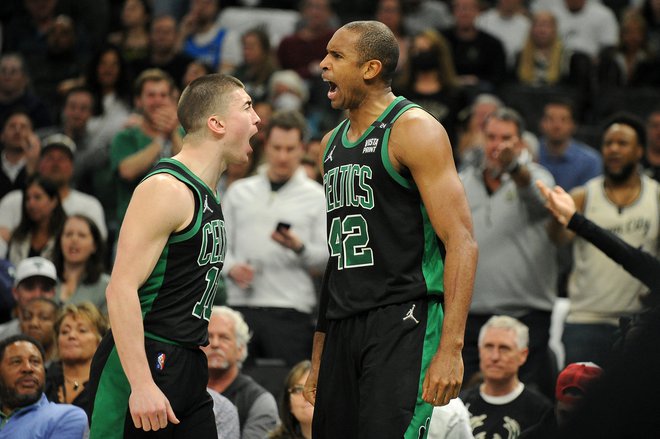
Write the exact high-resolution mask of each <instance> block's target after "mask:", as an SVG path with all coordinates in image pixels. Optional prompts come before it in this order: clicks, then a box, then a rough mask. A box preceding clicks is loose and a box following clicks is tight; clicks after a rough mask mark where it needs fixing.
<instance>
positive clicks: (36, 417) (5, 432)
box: [0, 335, 88, 439]
mask: <svg viewBox="0 0 660 439" xmlns="http://www.w3.org/2000/svg"><path fill="white" fill-rule="evenodd" d="M45 382H46V373H45V368H44V350H43V348H42V347H41V345H39V342H38V341H36V340H35V339H33V338H32V337H29V336H27V335H16V336H13V337H10V338H8V339H6V340H4V341H2V342H0V389H2V408H1V411H2V417H3V418H4V419H3V420H4V422H3V423H2V427H0V435H1V436H3V437H7V438H10V437H11V438H19V437H44V438H58V439H81V438H83V437H84V435H85V434H86V432H87V430H88V427H87V416H86V415H85V412H84V410H82V409H81V408H79V407H74V406H72V405H68V404H66V405H62V404H55V403H53V402H48V399H47V398H46V395H45V394H44V386H45Z"/></svg>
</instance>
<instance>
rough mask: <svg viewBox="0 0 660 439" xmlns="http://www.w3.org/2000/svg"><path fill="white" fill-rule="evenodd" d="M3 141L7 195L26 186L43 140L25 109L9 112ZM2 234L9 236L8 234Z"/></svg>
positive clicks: (0, 177) (0, 193)
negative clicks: (36, 132)
mask: <svg viewBox="0 0 660 439" xmlns="http://www.w3.org/2000/svg"><path fill="white" fill-rule="evenodd" d="M0 68H1V67H0ZM0 142H2V148H1V149H0V160H1V163H2V167H0V197H4V196H5V194H7V193H8V192H10V191H12V190H23V189H25V182H26V181H27V178H28V176H30V175H32V174H34V172H35V170H36V167H37V161H38V160H39V153H40V152H41V142H40V141H39V138H38V137H37V135H36V134H35V133H34V131H32V120H31V119H30V116H29V115H28V114H27V113H25V112H24V111H22V110H17V111H15V112H13V113H11V114H10V115H9V117H8V118H7V120H6V121H5V123H4V124H3V126H2V134H0ZM2 238H4V239H5V240H7V239H8V236H6V235H2Z"/></svg>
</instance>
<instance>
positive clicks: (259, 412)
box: [202, 306, 279, 439]
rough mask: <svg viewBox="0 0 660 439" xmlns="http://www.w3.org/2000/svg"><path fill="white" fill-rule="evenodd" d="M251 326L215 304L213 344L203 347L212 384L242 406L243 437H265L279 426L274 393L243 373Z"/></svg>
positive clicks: (259, 438)
mask: <svg viewBox="0 0 660 439" xmlns="http://www.w3.org/2000/svg"><path fill="white" fill-rule="evenodd" d="M249 339H250V329H249V328H248V326H247V324H246V323H245V321H244V320H243V317H242V316H241V314H240V313H238V312H236V311H234V310H232V309H230V308H227V307H225V306H214V307H213V311H212V312H211V318H210V320H209V344H208V346H206V347H203V348H202V350H203V351H204V352H205V353H206V356H207V357H208V361H209V385H208V386H209V387H210V388H211V389H212V390H215V391H217V392H220V393H221V394H222V395H223V396H225V397H226V398H228V399H229V400H230V401H231V402H232V403H234V405H235V406H236V408H237V409H238V417H239V422H240V426H241V439H263V438H264V437H265V435H266V434H267V433H268V432H269V431H271V430H272V429H273V428H275V426H276V425H277V423H278V421H279V416H278V412H277V403H276V402H275V398H273V395H271V394H270V393H268V391H267V390H266V389H264V388H263V387H261V386H260V385H259V384H257V383H256V382H255V381H254V380H253V379H252V378H250V377H249V376H247V375H245V374H243V373H241V367H242V364H243V362H244V361H245V359H246V358H247V354H248V352H247V344H248V341H249Z"/></svg>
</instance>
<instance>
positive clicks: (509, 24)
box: [477, 0, 532, 69]
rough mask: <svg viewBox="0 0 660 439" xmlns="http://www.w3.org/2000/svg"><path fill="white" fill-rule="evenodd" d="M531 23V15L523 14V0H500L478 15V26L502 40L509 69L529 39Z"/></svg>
mask: <svg viewBox="0 0 660 439" xmlns="http://www.w3.org/2000/svg"><path fill="white" fill-rule="evenodd" d="M531 24H532V23H531V20H530V19H529V17H527V16H526V15H524V14H523V6H522V1H521V0H498V1H497V5H496V6H495V7H492V8H490V9H489V10H487V11H485V12H482V13H481V14H480V15H479V17H477V28H479V29H481V30H482V31H484V32H488V33H489V34H491V35H493V36H494V37H497V38H498V39H499V40H500V41H501V42H502V46H504V51H505V52H506V63H507V67H508V68H509V69H512V68H513V66H514V64H515V62H516V55H517V54H518V53H519V52H520V51H521V50H522V48H523V46H524V45H525V41H527V36H528V35H529V28H530V27H531Z"/></svg>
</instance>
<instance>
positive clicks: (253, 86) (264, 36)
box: [232, 27, 278, 101]
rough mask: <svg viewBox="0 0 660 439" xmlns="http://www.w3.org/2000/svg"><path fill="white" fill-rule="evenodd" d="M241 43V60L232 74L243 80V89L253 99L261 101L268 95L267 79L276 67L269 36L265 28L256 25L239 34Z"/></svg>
mask: <svg viewBox="0 0 660 439" xmlns="http://www.w3.org/2000/svg"><path fill="white" fill-rule="evenodd" d="M241 44H242V47H243V62H242V63H241V64H239V65H238V66H237V67H236V69H235V70H234V72H233V73H232V75H234V76H235V77H237V78H238V79H240V80H241V81H242V82H243V84H244V85H245V91H246V92H247V93H248V94H249V95H250V97H251V98H252V99H253V100H254V101H262V100H264V99H266V97H267V95H268V81H269V80H270V78H271V77H272V75H273V73H275V72H276V71H277V69H278V65H277V60H276V59H275V56H274V55H273V52H272V50H271V47H270V37H269V36H268V32H267V30H266V29H265V28H262V27H256V28H253V29H250V30H248V31H246V32H245V33H244V34H243V36H241Z"/></svg>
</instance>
